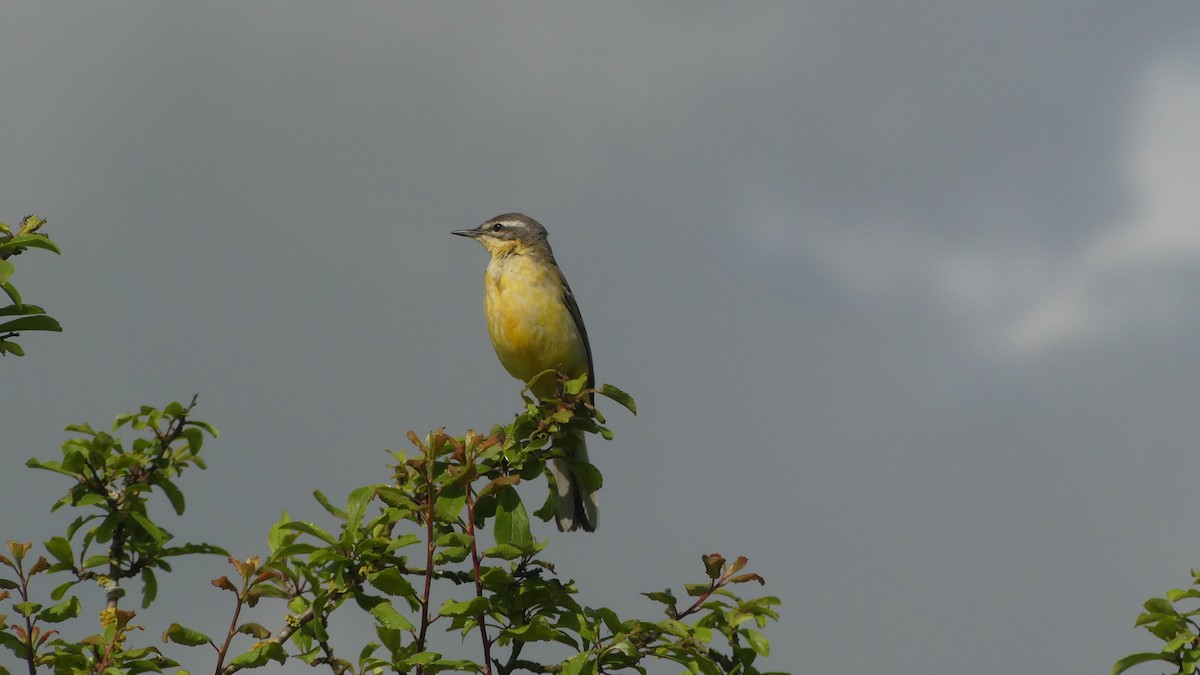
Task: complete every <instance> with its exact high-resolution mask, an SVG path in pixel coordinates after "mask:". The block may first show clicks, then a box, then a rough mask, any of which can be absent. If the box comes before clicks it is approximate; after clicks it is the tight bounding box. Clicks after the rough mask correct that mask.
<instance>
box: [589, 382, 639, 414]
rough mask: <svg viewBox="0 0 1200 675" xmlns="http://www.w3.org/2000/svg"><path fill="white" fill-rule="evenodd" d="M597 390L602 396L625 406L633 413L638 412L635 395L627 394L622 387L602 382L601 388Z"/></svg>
mask: <svg viewBox="0 0 1200 675" xmlns="http://www.w3.org/2000/svg"><path fill="white" fill-rule="evenodd" d="M597 391H598V392H599V393H600V394H601V395H602V396H604V397H606V398H608V399H610V400H612V401H615V402H616V403H619V404H621V405H623V406H625V409H626V410H628V411H629V412H631V413H633V414H634V415H636V414H637V403H634V402H633V397H632V396H630V395H629V394H626V393H625V392H623V391H621V390H620V389H617V388H616V387H614V386H612V385H611V384H602V385H600V388H599V389H598V390H597Z"/></svg>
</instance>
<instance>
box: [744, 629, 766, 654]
mask: <svg viewBox="0 0 1200 675" xmlns="http://www.w3.org/2000/svg"><path fill="white" fill-rule="evenodd" d="M738 632H739V633H741V634H742V636H743V637H745V638H746V642H749V643H750V648H751V649H753V650H754V651H756V652H758V655H759V656H770V655H771V644H770V643H769V642H767V638H765V637H763V634H762V633H759V632H758V631H756V630H750V629H749V628H743V629H741V630H739V631H738Z"/></svg>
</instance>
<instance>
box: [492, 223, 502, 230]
mask: <svg viewBox="0 0 1200 675" xmlns="http://www.w3.org/2000/svg"><path fill="white" fill-rule="evenodd" d="M503 229H504V226H503V225H501V224H500V223H492V232H499V231H500V230H503Z"/></svg>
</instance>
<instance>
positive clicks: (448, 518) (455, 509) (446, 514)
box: [434, 485, 467, 522]
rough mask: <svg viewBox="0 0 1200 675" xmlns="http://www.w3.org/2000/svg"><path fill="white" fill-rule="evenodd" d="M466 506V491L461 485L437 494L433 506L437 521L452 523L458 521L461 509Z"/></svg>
mask: <svg viewBox="0 0 1200 675" xmlns="http://www.w3.org/2000/svg"><path fill="white" fill-rule="evenodd" d="M466 504H467V491H466V488H465V487H463V486H462V485H456V486H454V487H449V488H446V489H444V490H442V491H441V493H440V494H438V497H437V502H435V504H434V513H435V514H436V515H437V519H438V520H439V521H443V522H453V521H455V520H457V519H458V516H459V514H461V513H462V510H463V507H464V506H466Z"/></svg>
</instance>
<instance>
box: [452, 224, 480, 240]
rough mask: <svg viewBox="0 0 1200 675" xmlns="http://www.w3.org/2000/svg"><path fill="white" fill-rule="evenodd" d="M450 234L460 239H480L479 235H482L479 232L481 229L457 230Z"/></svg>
mask: <svg viewBox="0 0 1200 675" xmlns="http://www.w3.org/2000/svg"><path fill="white" fill-rule="evenodd" d="M450 234H457V235H458V236H460V237H470V238H472V239H477V238H478V237H479V235H480V234H481V232H480V231H479V228H478V227H477V228H475V229H473V230H455V231H453V232H451V233H450Z"/></svg>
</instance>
